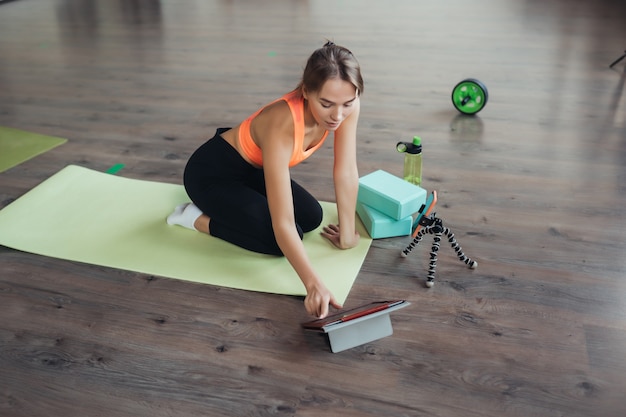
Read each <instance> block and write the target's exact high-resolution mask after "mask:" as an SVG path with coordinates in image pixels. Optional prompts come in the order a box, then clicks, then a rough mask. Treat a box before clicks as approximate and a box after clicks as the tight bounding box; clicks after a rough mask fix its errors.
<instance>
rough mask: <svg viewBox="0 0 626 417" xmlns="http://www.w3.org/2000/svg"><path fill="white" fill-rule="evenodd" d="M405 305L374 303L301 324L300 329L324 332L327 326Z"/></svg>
mask: <svg viewBox="0 0 626 417" xmlns="http://www.w3.org/2000/svg"><path fill="white" fill-rule="evenodd" d="M403 304H407V302H406V301H405V300H392V301H375V302H372V303H369V304H365V305H362V306H360V307H355V308H353V309H350V310H345V311H341V312H339V313H336V314H333V315H330V316H327V317H324V318H323V319H317V320H313V321H308V322H306V323H302V327H304V328H305V329H309V330H322V331H323V330H325V329H324V328H328V327H329V326H333V325H336V324H340V323H346V322H349V321H351V320H355V319H358V318H361V317H365V316H368V315H371V314H374V313H377V312H379V311H383V310H387V309H389V308H392V307H396V306H400V305H403Z"/></svg>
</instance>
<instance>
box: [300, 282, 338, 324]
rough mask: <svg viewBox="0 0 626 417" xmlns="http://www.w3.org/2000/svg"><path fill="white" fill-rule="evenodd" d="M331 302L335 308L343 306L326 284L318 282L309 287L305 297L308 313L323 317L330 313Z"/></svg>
mask: <svg viewBox="0 0 626 417" xmlns="http://www.w3.org/2000/svg"><path fill="white" fill-rule="evenodd" d="M329 304H330V305H331V306H333V307H334V308H341V307H342V306H341V304H339V303H338V302H337V300H335V297H334V296H333V294H332V293H331V292H330V291H329V290H328V288H326V286H325V285H324V284H322V283H318V284H316V285H314V286H313V287H311V288H307V295H306V298H305V299H304V307H305V308H306V311H307V313H309V314H311V315H312V316H315V317H317V318H319V319H323V318H324V317H326V316H327V315H328V305H329Z"/></svg>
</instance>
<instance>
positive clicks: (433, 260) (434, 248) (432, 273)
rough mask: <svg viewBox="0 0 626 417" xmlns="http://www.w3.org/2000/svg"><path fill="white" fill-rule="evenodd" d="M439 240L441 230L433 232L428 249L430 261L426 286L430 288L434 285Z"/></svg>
mask: <svg viewBox="0 0 626 417" xmlns="http://www.w3.org/2000/svg"><path fill="white" fill-rule="evenodd" d="M440 242H441V232H439V231H438V232H437V233H435V237H434V238H433V246H432V248H431V250H430V263H429V264H428V278H427V280H426V286H427V287H428V288H431V287H432V286H433V285H435V269H437V253H438V252H439V245H440Z"/></svg>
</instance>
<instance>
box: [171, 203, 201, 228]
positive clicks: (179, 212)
mask: <svg viewBox="0 0 626 417" xmlns="http://www.w3.org/2000/svg"><path fill="white" fill-rule="evenodd" d="M201 215H202V211H201V210H200V209H199V208H198V207H196V205H195V204H193V203H183V204H180V205H179V206H177V207H176V208H175V209H174V212H173V213H172V214H170V215H169V216H167V224H177V225H179V226H183V227H186V228H187V229H191V230H196V228H195V227H194V226H193V224H194V223H195V222H196V219H197V218H198V217H200V216H201Z"/></svg>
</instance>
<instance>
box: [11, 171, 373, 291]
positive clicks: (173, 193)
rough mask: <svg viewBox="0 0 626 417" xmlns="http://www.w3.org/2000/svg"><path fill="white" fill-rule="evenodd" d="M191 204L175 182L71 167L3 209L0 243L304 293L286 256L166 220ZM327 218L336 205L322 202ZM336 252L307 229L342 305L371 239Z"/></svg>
mask: <svg viewBox="0 0 626 417" xmlns="http://www.w3.org/2000/svg"><path fill="white" fill-rule="evenodd" d="M185 201H189V199H188V197H187V194H186V193H185V190H184V188H183V187H182V186H180V185H174V184H165V183H157V182H151V181H141V180H135V179H129V178H123V177H118V176H115V175H110V174H107V173H102V172H98V171H93V170H90V169H87V168H83V167H78V166H74V165H70V166H67V167H65V168H64V169H62V170H61V171H59V172H58V173H56V174H55V175H53V176H52V177H50V178H49V179H47V180H46V181H44V182H43V183H41V184H40V185H38V186H37V187H35V188H34V189H32V190H31V191H29V192H28V193H26V194H25V195H23V196H22V197H20V198H19V199H17V200H15V201H14V202H13V203H11V204H10V205H8V206H7V207H5V208H4V209H2V210H0V245H4V246H7V247H11V248H14V249H18V250H21V251H25V252H31V253H35V254H39V255H44V256H50V257H54V258H61V259H68V260H73V261H79V262H84V263H89V264H95V265H102V266H107V267H114V268H118V269H124V270H130V271H137V272H142V273H146V274H152V275H159V276H163V277H170V278H177V279H181V280H187V281H194V282H201V283H206V284H212V285H218V286H224V287H231V288H239V289H244V290H251V291H260V292H271V293H277V294H288V295H304V294H305V293H306V292H305V290H304V286H303V285H302V283H301V281H300V279H299V278H298V276H297V275H296V273H295V272H294V270H293V269H292V268H291V266H290V265H289V263H288V262H287V260H286V259H285V258H281V257H274V256H269V255H262V254H258V253H253V252H250V251H247V250H244V249H241V248H239V247H237V246H234V245H232V244H229V243H226V242H224V241H222V240H220V239H217V238H214V237H212V236H209V235H207V234H204V233H200V232H196V231H193V230H189V229H185V228H183V227H181V226H170V225H168V224H167V223H166V222H165V219H166V217H167V216H168V214H170V212H171V211H172V210H173V209H174V207H175V206H176V205H178V204H180V203H182V202H185ZM322 206H323V208H324V222H323V225H325V224H328V223H336V222H337V213H336V206H335V204H333V203H322ZM358 227H359V232H360V234H361V241H360V244H359V245H358V246H357V247H356V248H353V249H349V250H339V249H336V248H335V247H333V246H332V245H331V244H330V243H329V242H328V241H326V240H325V239H324V238H323V237H321V236H320V234H319V230H318V231H313V232H310V233H307V234H306V235H305V237H304V245H305V247H306V249H307V252H308V254H309V257H310V259H311V262H312V263H313V265H314V267H315V269H316V270H317V271H318V273H319V274H320V276H321V277H322V278H323V280H324V282H325V283H326V285H327V286H328V288H329V289H330V290H331V291H332V292H333V294H334V295H335V297H336V298H337V300H338V301H339V302H341V303H343V302H345V300H346V298H347V297H348V293H349V292H350V289H351V288H352V284H353V283H354V280H355V279H356V277H357V275H358V273H359V270H360V268H361V265H362V263H363V260H364V259H365V256H366V255H367V251H368V249H369V247H370V244H371V239H370V238H369V237H368V234H367V232H366V231H365V229H364V228H363V226H362V225H361V224H359V225H358Z"/></svg>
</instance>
